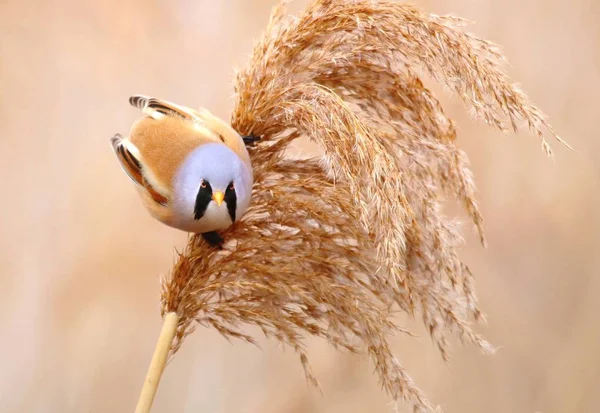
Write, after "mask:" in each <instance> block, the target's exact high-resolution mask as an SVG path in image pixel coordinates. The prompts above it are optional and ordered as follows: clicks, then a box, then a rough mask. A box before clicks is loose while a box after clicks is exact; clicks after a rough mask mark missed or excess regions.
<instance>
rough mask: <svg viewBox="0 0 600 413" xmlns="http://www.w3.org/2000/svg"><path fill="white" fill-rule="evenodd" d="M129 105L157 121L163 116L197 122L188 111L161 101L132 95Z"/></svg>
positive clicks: (182, 107)
mask: <svg viewBox="0 0 600 413" xmlns="http://www.w3.org/2000/svg"><path fill="white" fill-rule="evenodd" d="M129 104H130V105H131V106H133V107H136V108H138V109H140V110H141V111H142V112H143V113H144V114H145V115H147V116H150V117H152V118H154V119H157V120H158V119H161V118H162V117H164V116H176V117H179V118H182V119H185V120H188V121H195V120H197V118H196V117H195V116H194V114H193V113H192V111H191V110H190V109H188V108H186V107H184V106H180V105H177V104H175V103H171V102H167V101H166V100H162V99H157V98H153V97H148V96H144V95H134V96H131V97H130V98H129Z"/></svg>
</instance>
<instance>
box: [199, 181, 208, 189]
mask: <svg viewBox="0 0 600 413" xmlns="http://www.w3.org/2000/svg"><path fill="white" fill-rule="evenodd" d="M206 186H207V185H206V181H205V180H202V182H201V183H200V188H206Z"/></svg>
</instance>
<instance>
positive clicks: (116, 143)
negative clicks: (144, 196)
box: [110, 134, 168, 205]
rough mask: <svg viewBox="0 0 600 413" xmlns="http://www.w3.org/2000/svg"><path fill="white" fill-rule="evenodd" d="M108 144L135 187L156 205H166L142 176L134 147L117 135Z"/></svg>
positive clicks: (164, 199) (140, 165) (165, 201)
mask: <svg viewBox="0 0 600 413" xmlns="http://www.w3.org/2000/svg"><path fill="white" fill-rule="evenodd" d="M110 142H111V145H112V147H113V150H114V151H115V154H116V155H117V159H118V160H119V163H120V164H121V167H122V168H123V170H124V171H125V173H126V174H127V175H128V176H129V178H131V180H132V181H133V182H135V183H136V184H137V185H140V186H142V187H143V188H145V189H146V191H148V193H149V194H150V196H151V197H152V199H153V200H154V201H155V202H156V203H158V204H161V205H167V203H168V200H167V198H166V197H164V196H163V195H161V194H160V193H159V192H158V191H156V190H155V189H154V187H153V186H152V185H151V184H150V183H149V182H148V180H147V179H146V177H145V176H144V171H143V165H142V162H141V161H140V160H139V151H138V149H137V148H136V147H135V145H133V144H132V143H131V142H129V141H128V140H126V139H123V137H122V136H121V135H119V134H116V135H115V136H113V137H112V138H111V140H110Z"/></svg>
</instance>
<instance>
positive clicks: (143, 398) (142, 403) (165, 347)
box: [135, 313, 179, 413]
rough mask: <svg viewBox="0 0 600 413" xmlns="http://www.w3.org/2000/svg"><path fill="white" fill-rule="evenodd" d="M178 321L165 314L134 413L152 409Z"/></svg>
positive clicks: (175, 316)
mask: <svg viewBox="0 0 600 413" xmlns="http://www.w3.org/2000/svg"><path fill="white" fill-rule="evenodd" d="M178 321H179V319H178V317H177V314H175V313H167V314H166V315H165V317H164V319H163V326H162V330H161V332H160V336H159V337H158V343H156V348H155V349H154V355H153V356H152V361H151V362H150V367H149V368H148V373H147V374H146V380H145V381H144V386H143V387H142V392H141V393H140V398H139V400H138V403H137V406H136V408H135V413H149V412H150V409H151V408H152V402H153V401H154V396H155V395H156V390H157V389H158V383H159V382H160V378H161V376H162V373H163V371H164V369H165V366H166V364H167V357H168V355H169V350H170V349H171V343H172V342H173V339H174V338H175V333H176V332H177V323H178Z"/></svg>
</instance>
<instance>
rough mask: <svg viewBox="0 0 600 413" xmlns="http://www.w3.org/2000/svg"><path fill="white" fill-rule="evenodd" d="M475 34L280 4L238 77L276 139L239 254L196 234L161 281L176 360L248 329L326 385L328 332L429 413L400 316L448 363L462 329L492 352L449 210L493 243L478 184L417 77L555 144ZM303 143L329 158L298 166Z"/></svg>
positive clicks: (407, 16)
mask: <svg viewBox="0 0 600 413" xmlns="http://www.w3.org/2000/svg"><path fill="white" fill-rule="evenodd" d="M462 25H463V21H462V20H460V19H458V18H455V17H439V16H435V15H427V14H424V13H423V12H422V11H420V10H418V9H417V8H415V7H413V6H410V5H406V4H397V3H392V2H379V3H378V2H373V1H360V0H356V1H343V0H315V1H313V2H311V4H310V5H309V6H308V7H307V9H306V10H305V11H304V12H303V13H302V14H301V15H300V16H299V17H297V18H294V19H291V18H289V17H288V16H286V14H285V2H283V3H281V4H280V5H279V6H278V7H276V8H275V9H274V11H273V13H272V16H271V19H270V22H269V25H268V27H267V29H266V32H265V33H264V34H263V36H262V38H261V40H260V41H259V42H258V43H257V44H256V46H255V48H254V51H253V53H252V56H251V59H250V63H249V64H248V66H247V67H246V68H245V69H244V70H242V71H240V72H239V73H238V74H237V78H236V83H235V91H236V95H237V100H236V104H235V109H234V112H233V115H232V120H231V122H232V125H233V127H234V128H236V129H237V130H238V131H239V132H240V133H242V134H244V135H251V134H252V135H255V136H260V137H261V138H262V139H261V141H260V142H259V143H258V144H257V145H256V146H255V147H253V148H251V149H250V154H251V157H252V162H253V165H254V171H255V186H254V193H253V202H252V206H251V208H250V209H249V211H248V213H247V214H246V215H245V217H244V218H243V219H242V220H241V221H240V222H238V223H236V224H235V225H234V226H233V227H232V228H230V229H229V230H227V231H226V232H225V233H224V234H223V236H224V238H225V239H226V240H227V244H226V245H225V249H224V250H222V251H219V250H217V249H215V248H210V247H209V246H208V245H207V244H205V242H204V241H203V240H202V239H201V237H198V236H194V237H192V238H191V240H190V242H189V245H188V246H187V248H186V249H185V250H184V251H183V252H182V253H181V254H179V258H178V261H177V263H176V264H175V266H174V268H173V270H172V273H171V274H170V275H169V276H168V277H167V278H166V279H165V280H163V285H162V312H163V314H165V313H168V312H175V313H177V315H178V317H179V325H178V329H177V333H176V338H175V342H174V344H173V347H172V354H174V353H175V352H177V350H178V349H179V348H180V346H181V344H182V342H183V340H184V338H185V337H186V336H187V335H188V334H190V333H191V332H192V331H193V330H194V328H195V327H196V326H197V325H203V326H207V327H213V328H215V329H217V330H218V331H219V332H220V333H221V334H223V335H224V336H225V337H228V338H229V337H235V338H240V339H243V340H246V341H248V342H253V338H252V337H250V336H248V335H246V334H245V333H244V332H243V330H242V326H243V325H244V324H249V325H254V326H258V327H259V328H260V329H261V330H262V331H263V332H264V334H265V335H266V336H267V337H274V338H276V339H277V340H279V341H281V342H282V343H284V344H286V345H289V346H290V347H292V348H294V350H295V351H296V352H297V353H298V354H299V356H300V361H301V362H302V365H303V366H304V368H305V372H306V376H307V378H308V379H309V380H310V381H311V382H312V383H313V384H317V380H316V378H315V377H314V376H313V375H312V373H311V371H310V367H309V363H308V357H307V354H306V349H305V347H304V346H303V338H305V337H306V336H307V335H313V336H319V337H323V338H324V339H326V340H328V342H330V343H331V344H332V345H333V346H335V347H336V348H340V349H346V350H349V351H352V352H356V353H362V354H368V355H369V356H370V358H371V359H372V362H373V364H374V366H375V369H376V372H377V374H378V376H379V380H380V382H381V385H382V386H383V388H384V389H385V390H386V391H387V392H388V393H389V394H390V396H391V397H393V398H394V399H395V400H398V399H404V400H406V401H408V402H409V403H410V404H412V406H413V407H414V410H415V411H416V412H417V411H418V412H431V411H434V410H435V409H434V407H433V406H432V405H431V404H430V403H429V402H428V401H427V400H426V398H425V397H424V396H423V394H422V393H421V392H420V391H419V390H418V389H417V388H416V386H415V385H414V384H413V383H412V381H411V379H410V378H409V377H408V375H407V374H406V373H405V371H404V370H403V369H402V367H401V366H400V364H399V363H398V361H397V360H396V358H395V357H394V355H393V354H392V352H391V350H390V343H389V337H390V336H391V335H393V334H395V333H397V332H398V331H401V329H400V328H399V326H397V325H396V324H395V323H394V321H393V317H392V312H393V311H394V309H395V308H400V309H401V310H403V311H405V312H408V313H409V314H411V315H419V316H420V317H422V319H423V322H424V324H425V325H426V327H427V328H428V330H429V333H430V334H431V337H432V338H433V340H434V342H435V343H436V345H437V347H438V348H439V350H440V352H441V354H442V356H443V358H444V359H447V358H448V338H449V337H450V336H451V335H452V334H453V333H456V334H457V335H458V336H459V337H461V338H462V339H464V340H465V341H467V342H470V343H473V344H475V345H476V346H477V347H480V348H482V349H484V350H491V347H490V346H489V344H488V343H487V342H486V341H484V340H483V339H482V338H481V337H480V336H478V335H477V334H475V333H474V332H473V330H472V329H471V324H472V323H473V322H476V321H481V320H482V319H483V315H482V313H481V312H480V310H479V309H478V307H477V300H476V297H475V291H474V285H473V284H474V281H473V276H472V274H471V272H470V271H469V269H468V268H467V266H466V265H465V264H464V263H463V262H462V261H461V260H460V258H459V256H458V253H457V251H456V247H457V245H459V244H460V243H461V242H462V239H461V236H460V234H459V232H458V231H457V228H456V226H455V224H454V222H453V221H452V220H450V219H448V218H446V217H444V216H443V215H442V212H441V205H440V203H441V199H442V198H441V197H442V196H444V195H450V196H452V197H454V198H456V200H458V201H459V202H460V203H461V204H462V205H463V206H464V208H465V210H466V211H467V212H468V214H469V215H470V217H471V219H472V221H473V223H474V225H475V227H476V228H477V229H478V231H479V234H480V237H481V242H482V243H485V241H484V236H483V218H482V216H481V213H480V212H479V209H478V208H477V203H476V201H475V197H474V193H475V188H474V183H473V179H472V176H471V172H470V170H469V167H468V163H467V158H466V155H465V154H464V153H463V152H462V151H461V150H459V149H458V148H457V146H456V128H455V125H454V123H453V122H452V121H451V120H450V119H448V118H447V116H446V115H445V114H444V111H443V109H442V107H441V106H440V104H439V102H438V100H437V99H436V98H435V97H434V96H433V94H432V93H431V92H430V91H429V90H428V89H427V88H426V87H425V86H424V85H423V83H422V82H421V80H420V78H419V77H418V75H417V73H419V72H424V73H425V74H427V75H430V76H431V77H433V78H434V79H436V80H438V81H440V82H442V83H444V84H445V85H447V86H448V87H449V88H450V89H451V90H452V91H453V92H455V93H456V94H457V95H458V96H459V97H460V98H461V99H463V100H464V101H465V102H466V103H467V104H468V105H469V106H470V107H471V108H472V109H473V110H474V113H475V115H477V116H479V117H481V118H483V119H484V120H485V121H486V122H487V123H488V124H490V125H492V126H493V127H495V128H498V129H500V130H505V129H506V128H507V127H506V124H507V122H508V124H510V125H511V127H512V129H513V130H516V129H517V121H518V120H519V119H520V120H523V121H525V122H526V123H527V124H528V126H529V127H530V128H531V130H532V131H533V133H535V134H536V135H537V136H538V137H539V138H540V139H541V141H542V146H543V149H544V150H545V151H546V152H547V153H548V154H551V150H550V146H549V145H548V143H547V142H546V141H545V140H544V138H543V136H542V133H543V129H544V128H546V129H548V130H549V132H550V133H551V134H554V132H553V131H552V129H551V128H550V126H549V124H548V122H547V120H546V119H545V117H544V115H543V114H542V113H541V111H539V110H538V109H537V108H536V107H535V106H533V105H532V103H531V102H529V100H528V99H527V97H526V96H525V95H524V94H523V93H522V92H521V91H520V90H518V89H517V88H516V87H515V86H514V85H512V84H511V83H510V80H509V78H508V77H507V76H506V75H505V74H504V72H503V71H502V70H501V69H500V65H501V63H502V61H503V58H502V55H501V54H500V53H499V52H498V50H497V48H496V47H495V46H494V45H492V44H491V43H489V42H486V41H483V40H480V39H477V38H475V37H473V36H472V35H470V34H467V33H464V32H463V31H462V30H461V27H462ZM555 136H556V135H555ZM299 137H308V138H310V139H312V140H314V141H316V142H317V143H319V144H320V145H321V147H322V149H323V151H324V155H323V157H322V158H319V159H309V160H302V161H297V160H294V161H291V160H288V159H286V157H285V156H284V152H285V150H286V149H287V147H288V145H289V144H290V142H292V141H293V140H294V139H297V138H299ZM557 139H559V138H558V137H557ZM559 140H560V139H559ZM561 142H562V141H561Z"/></svg>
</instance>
